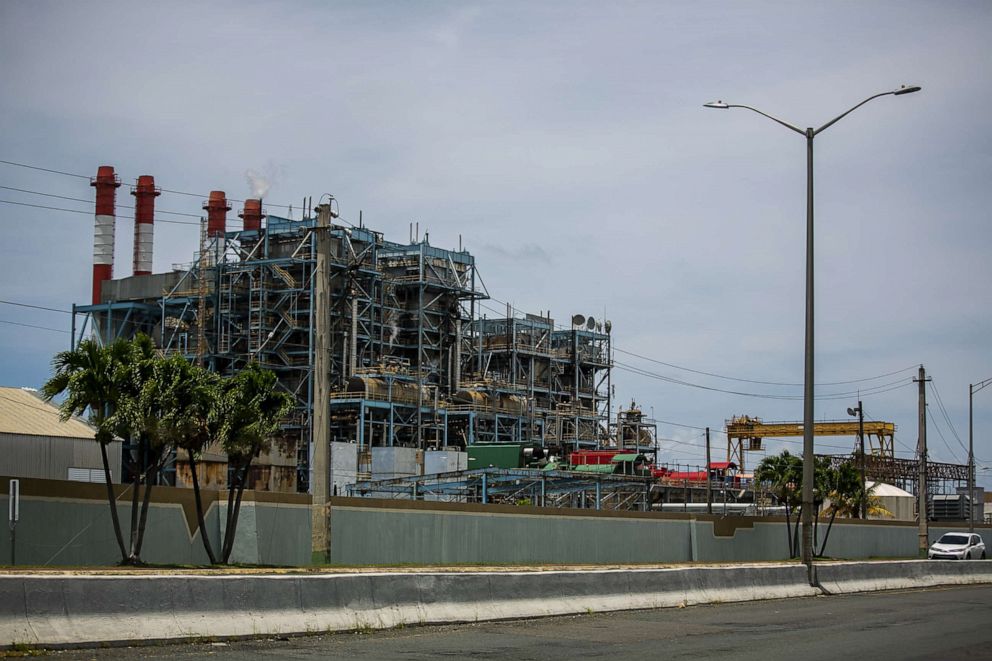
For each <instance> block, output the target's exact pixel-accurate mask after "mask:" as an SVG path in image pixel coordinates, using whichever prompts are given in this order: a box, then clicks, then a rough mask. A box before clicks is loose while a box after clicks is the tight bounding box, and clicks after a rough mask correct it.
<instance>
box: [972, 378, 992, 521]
mask: <svg viewBox="0 0 992 661" xmlns="http://www.w3.org/2000/svg"><path fill="white" fill-rule="evenodd" d="M989 385H992V379H985V380H984V381H982V382H980V383H970V384H968V506H969V507H970V508H971V509H970V511H969V513H968V531H969V532H975V415H974V413H975V412H974V399H975V393H976V392H978V391H979V390H981V389H982V388H985V387H986V386H989ZM979 505H980V507H981V510H980V511H981V513H982V519H984V518H985V502H984V499H983V502H982V503H980V504H979Z"/></svg>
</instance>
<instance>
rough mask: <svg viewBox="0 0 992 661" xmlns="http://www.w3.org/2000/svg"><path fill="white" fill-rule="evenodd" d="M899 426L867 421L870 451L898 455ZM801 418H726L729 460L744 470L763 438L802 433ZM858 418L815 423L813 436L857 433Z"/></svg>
mask: <svg viewBox="0 0 992 661" xmlns="http://www.w3.org/2000/svg"><path fill="white" fill-rule="evenodd" d="M895 433H896V426H895V424H893V423H891V422H882V421H877V420H865V421H864V435H865V440H866V442H867V444H868V447H867V448H866V449H865V453H866V454H868V455H872V456H876V457H880V458H884V459H888V460H892V459H893V458H894V457H895V451H894V449H893V438H894V436H895ZM802 435H803V423H801V422H763V421H762V420H761V418H752V417H751V416H747V415H741V416H734V417H733V418H731V419H730V420H727V461H732V462H734V463H736V464H737V465H738V466H739V468H740V470H741V471H742V472H743V471H744V466H745V463H744V455H745V454H746V453H747V452H753V451H760V450H762V449H763V448H762V445H761V440H762V439H764V438H782V437H787V436H802ZM857 435H858V421H857V420H838V421H830V422H816V423H813V436H857Z"/></svg>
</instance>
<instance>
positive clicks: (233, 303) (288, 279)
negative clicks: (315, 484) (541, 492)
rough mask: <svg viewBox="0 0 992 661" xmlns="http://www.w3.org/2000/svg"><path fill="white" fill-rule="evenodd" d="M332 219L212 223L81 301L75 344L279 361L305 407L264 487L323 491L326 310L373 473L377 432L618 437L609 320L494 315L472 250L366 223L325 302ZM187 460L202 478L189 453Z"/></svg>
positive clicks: (337, 425)
mask: <svg viewBox="0 0 992 661" xmlns="http://www.w3.org/2000/svg"><path fill="white" fill-rule="evenodd" d="M220 195H221V196H222V194H220ZM248 202H255V213H257V214H259V217H260V216H261V214H262V213H263V212H262V210H261V208H260V204H258V202H257V201H252V200H249V201H248ZM225 207H226V200H224V199H223V198H222V197H220V198H219V199H217V200H215V199H214V198H213V197H212V198H211V201H209V202H207V203H205V204H204V208H205V209H208V210H209V211H211V212H212V213H214V212H215V211H216V209H218V208H219V209H221V210H222V211H226V208H225ZM227 208H229V207H227ZM244 213H247V203H246V212H243V217H245V216H244ZM210 222H211V223H215V222H216V221H215V220H214V219H213V217H212V220H211V221H210ZM245 225H246V227H248V225H249V224H248V222H247V221H246V224H245ZM213 227H216V224H215V225H214V226H213ZM221 227H223V225H222V223H221ZM320 231H321V228H320V227H318V223H317V219H316V217H314V216H311V215H308V214H304V217H303V218H301V219H300V220H293V219H290V218H282V217H278V216H275V215H271V214H270V215H267V216H266V222H265V225H264V227H262V226H261V223H260V222H259V223H258V227H257V229H256V228H255V227H254V226H253V227H252V228H251V229H245V230H242V231H234V232H225V231H220V232H218V231H216V230H208V229H207V223H204V227H203V229H202V231H201V245H200V251H199V252H198V254H196V255H195V256H194V259H193V260H192V262H190V263H188V264H177V265H174V267H173V269H172V271H169V272H166V273H158V274H149V275H136V276H131V277H125V278H119V279H116V280H108V281H104V282H103V283H102V287H101V295H100V301H99V302H98V303H94V304H92V305H82V306H74V315H73V344H74V345H75V343H76V342H78V341H79V340H81V339H82V338H83V337H84V336H86V335H87V334H88V333H92V334H93V335H94V336H95V337H97V338H99V339H100V340H102V341H105V342H109V341H112V340H114V339H116V338H121V337H124V338H127V337H132V336H134V335H135V334H136V333H139V332H143V333H146V334H148V335H149V336H151V337H152V338H153V340H154V341H155V343H156V345H157V346H158V348H159V349H160V350H161V351H163V352H164V353H180V354H182V355H183V356H185V357H186V358H187V359H189V360H191V361H196V362H198V363H200V364H202V365H204V366H205V367H208V368H209V369H211V370H213V371H216V372H217V373H219V374H222V375H231V374H234V373H236V372H237V371H239V370H240V369H242V368H243V367H244V366H245V365H247V364H248V363H249V362H251V361H257V362H258V363H259V364H261V365H262V366H263V367H265V368H267V369H270V370H272V371H274V372H275V373H276V375H277V376H278V379H279V384H280V386H281V387H282V388H283V389H285V390H286V392H288V393H289V394H291V395H292V396H293V398H294V401H295V402H296V406H295V408H294V410H293V412H292V414H291V415H290V416H289V417H288V418H287V419H286V420H285V421H284V422H283V425H282V431H281V438H280V439H279V442H278V443H277V446H278V449H276V450H273V452H272V453H271V454H270V455H269V456H267V457H263V458H261V460H260V461H259V462H258V465H257V466H256V467H255V468H254V469H253V474H252V475H251V476H250V477H249V486H250V487H251V488H257V489H271V490H280V491H308V490H310V486H311V480H312V479H314V478H313V475H312V460H311V458H312V457H313V456H314V454H313V453H314V448H313V437H314V433H313V425H314V409H315V406H317V405H320V403H318V402H315V392H316V388H315V380H316V374H315V362H316V361H315V353H316V352H317V346H318V345H317V341H316V334H317V325H318V324H317V320H318V316H319V315H321V314H323V315H325V316H324V317H323V319H324V320H325V323H326V325H325V329H326V336H327V347H328V348H327V351H326V352H325V353H326V356H325V359H326V365H327V372H328V374H327V378H328V382H329V384H330V394H329V397H328V401H327V402H324V405H325V406H326V407H327V409H326V410H327V411H328V416H327V419H328V421H329V423H328V426H329V439H330V440H331V441H339V442H342V441H343V442H349V443H355V444H356V445H357V446H358V453H359V454H358V456H359V467H358V474H359V475H362V474H363V473H364V472H367V471H366V470H363V465H364V466H367V464H368V463H369V451H370V449H371V448H372V447H375V446H391V447H411V448H419V449H425V448H429V447H455V446H457V447H462V448H464V447H465V446H467V445H470V444H474V443H481V442H535V443H540V444H542V445H545V446H550V447H553V448H558V449H560V451H561V452H566V451H568V450H570V449H576V448H581V447H597V446H598V445H600V444H604V443H605V442H607V441H608V439H609V436H610V427H609V403H610V388H609V383H610V382H609V379H610V367H611V361H610V334H609V331H608V330H607V332H605V333H604V332H603V330H602V327H598V328H597V327H595V326H592V325H590V326H591V327H588V328H587V327H584V326H583V327H573V328H571V329H564V328H558V327H556V326H555V324H554V321H553V320H552V319H551V318H550V317H543V316H534V315H527V316H526V317H525V318H523V319H521V318H516V317H515V316H514V315H513V314H512V313H510V314H507V316H506V318H503V319H487V318H485V317H483V316H481V314H480V307H479V302H480V301H481V300H483V299H486V298H488V293H487V292H486V289H485V286H484V284H483V283H482V280H481V278H480V277H479V276H478V273H477V270H476V264H475V258H474V257H473V256H472V255H471V254H470V253H469V252H468V251H466V250H463V249H459V250H447V249H443V248H438V247H435V246H432V245H430V243H429V242H428V240H427V238H426V237H425V238H423V239H419V238H416V239H414V238H413V237H411V241H410V243H408V244H402V243H396V242H392V241H387V240H386V239H385V238H384V237H383V235H382V233H380V232H376V231H373V230H371V229H369V228H367V227H364V226H358V227H355V226H346V225H343V224H331V225H330V227H329V228H328V232H327V235H326V236H327V238H328V241H327V244H326V247H325V248H323V249H324V250H325V251H326V254H325V257H326V269H325V271H324V272H325V273H326V276H325V278H326V280H325V282H324V283H323V288H322V291H326V292H327V294H326V301H324V302H321V301H320V300H318V295H317V291H318V287H317V284H318V283H317V280H318V278H319V273H320V271H318V255H317V250H318V244H320V243H321V242H320V241H318V234H320ZM80 319H81V321H80ZM77 322H78V323H77ZM202 463H204V465H205V467H206V468H207V470H208V471H212V477H210V478H208V479H207V480H206V483H208V484H216V485H219V486H223V485H224V483H225V481H226V470H227V468H226V457H224V456H223V454H222V453H221V452H220V451H219V449H217V448H214V449H213V451H212V452H210V453H208V455H207V456H206V457H205V461H204V462H202ZM176 469H177V471H178V474H177V480H178V482H179V483H188V482H189V480H188V479H186V477H187V476H186V473H188V463H185V464H184V462H183V457H179V461H177V462H176ZM184 471H185V472H184Z"/></svg>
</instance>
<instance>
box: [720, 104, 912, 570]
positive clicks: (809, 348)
mask: <svg viewBox="0 0 992 661" xmlns="http://www.w3.org/2000/svg"><path fill="white" fill-rule="evenodd" d="M920 89H921V88H920V87H919V86H918V85H912V86H907V85H903V86H902V87H899V88H898V89H894V90H891V91H888V92H880V93H878V94H873V95H872V96H869V97H868V98H867V99H865V100H864V101H862V102H861V103H858V104H857V105H855V106H853V107H851V108H850V109H848V110H846V111H844V112H843V113H841V114H840V115H837V116H836V117H834V118H833V119H831V120H830V121H829V122H827V123H826V124H824V125H823V126H821V127H820V128H818V129H813V128H807V129H806V130H805V131H804V130H802V129H801V128H799V127H797V126H793V125H792V124H790V123H788V122H786V121H783V120H781V119H779V118H777V117H773V116H772V115H769V114H768V113H766V112H762V111H761V110H758V109H757V108H754V107H752V106H746V105H742V104H735V103H725V102H723V101H713V102H711V103H707V104H705V106H706V107H707V108H721V109H727V108H744V109H747V110H751V111H752V112H756V113H758V114H759V115H762V116H763V117H767V118H768V119H770V120H772V121H773V122H776V123H777V124H781V125H782V126H784V127H786V128H787V129H790V130H792V131H795V132H796V133H799V134H800V135H803V136H805V137H806V369H805V383H804V388H803V488H802V504H803V505H802V517H801V521H802V526H803V536H802V558H803V563H805V565H806V567H807V573H808V578H809V582H810V585H815V584H816V576H815V574H814V570H813V475H814V470H813V138H814V137H815V136H816V135H817V134H818V133H820V132H821V131H824V130H826V129H827V128H829V127H831V126H833V125H834V124H836V123H837V122H838V121H840V120H841V119H843V118H844V117H846V116H847V115H849V114H850V113H852V112H854V111H855V110H857V109H858V108H860V107H861V106H863V105H865V104H866V103H868V102H869V101H871V100H872V99H877V98H879V97H883V96H888V95H893V96H901V95H903V94H911V93H913V92H919V91H920ZM742 463H743V460H742Z"/></svg>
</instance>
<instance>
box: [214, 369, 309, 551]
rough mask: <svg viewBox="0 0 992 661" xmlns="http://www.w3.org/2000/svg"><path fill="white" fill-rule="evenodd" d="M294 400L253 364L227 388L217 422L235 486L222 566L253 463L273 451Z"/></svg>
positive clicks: (229, 498)
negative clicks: (274, 438) (274, 443)
mask: <svg viewBox="0 0 992 661" xmlns="http://www.w3.org/2000/svg"><path fill="white" fill-rule="evenodd" d="M292 405H293V398H292V397H291V396H290V395H289V394H288V393H286V392H284V391H282V390H280V389H279V384H278V381H277V380H276V375H275V374H274V373H273V372H271V371H269V370H266V369H263V368H262V367H261V366H260V365H259V364H258V363H255V362H252V363H250V364H249V365H248V366H247V367H246V368H245V369H243V370H242V371H241V372H239V373H238V374H236V375H235V376H233V377H231V378H229V379H228V380H227V381H226V382H225V384H224V393H223V396H222V397H221V399H220V403H219V407H218V412H217V413H216V415H217V418H218V420H219V422H220V425H219V429H218V431H219V436H220V439H221V443H222V445H223V447H224V450H225V451H226V452H227V457H228V463H229V465H230V468H231V483H230V484H229V485H228V494H227V526H226V528H225V530H224V544H223V548H222V550H221V562H223V563H224V564H227V563H228V562H229V561H230V558H231V551H232V550H233V548H234V537H235V533H236V531H237V526H238V516H239V514H240V512H241V498H242V495H243V494H244V490H245V486H246V485H247V482H248V475H249V472H250V470H251V462H252V461H253V460H254V459H255V457H257V456H258V455H259V454H261V453H262V452H264V451H268V450H269V449H270V448H271V447H272V437H273V436H274V435H275V433H276V432H277V431H278V429H279V424H280V422H281V420H282V419H283V418H284V417H285V416H286V414H287V413H288V412H289V411H290V409H291V408H292Z"/></svg>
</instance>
